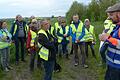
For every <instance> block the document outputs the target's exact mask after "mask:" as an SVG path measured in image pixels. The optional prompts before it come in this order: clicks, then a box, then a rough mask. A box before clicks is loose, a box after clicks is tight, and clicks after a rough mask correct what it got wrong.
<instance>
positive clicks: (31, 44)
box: [30, 30, 37, 47]
mask: <svg viewBox="0 0 120 80" xmlns="http://www.w3.org/2000/svg"><path fill="white" fill-rule="evenodd" d="M30 33H31V42H30V46H31V47H32V46H35V39H36V37H37V34H36V33H35V32H34V31H32V30H30Z"/></svg>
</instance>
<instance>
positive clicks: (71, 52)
mask: <svg viewBox="0 0 120 80" xmlns="http://www.w3.org/2000/svg"><path fill="white" fill-rule="evenodd" d="M70 54H73V43H72V47H71V51H70Z"/></svg>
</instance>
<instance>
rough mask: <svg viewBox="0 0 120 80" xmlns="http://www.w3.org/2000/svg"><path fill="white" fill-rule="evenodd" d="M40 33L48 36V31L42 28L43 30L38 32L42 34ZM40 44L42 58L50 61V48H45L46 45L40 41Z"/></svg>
mask: <svg viewBox="0 0 120 80" xmlns="http://www.w3.org/2000/svg"><path fill="white" fill-rule="evenodd" d="M40 33H42V34H44V35H45V36H46V37H47V38H48V36H47V33H46V32H45V31H44V30H42V29H41V30H40V31H39V32H38V34H40ZM38 46H39V47H40V48H41V49H40V50H39V55H40V58H42V59H44V60H46V61H48V56H49V50H48V49H47V48H45V47H44V46H42V45H41V44H39V43H38Z"/></svg>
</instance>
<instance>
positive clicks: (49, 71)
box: [43, 60, 55, 80]
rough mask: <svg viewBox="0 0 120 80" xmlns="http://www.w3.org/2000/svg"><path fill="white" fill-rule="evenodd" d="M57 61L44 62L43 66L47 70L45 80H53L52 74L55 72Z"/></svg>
mask: <svg viewBox="0 0 120 80" xmlns="http://www.w3.org/2000/svg"><path fill="white" fill-rule="evenodd" d="M54 64H55V61H54V60H53V61H43V65H44V68H45V76H44V80H52V72H53V70H54Z"/></svg>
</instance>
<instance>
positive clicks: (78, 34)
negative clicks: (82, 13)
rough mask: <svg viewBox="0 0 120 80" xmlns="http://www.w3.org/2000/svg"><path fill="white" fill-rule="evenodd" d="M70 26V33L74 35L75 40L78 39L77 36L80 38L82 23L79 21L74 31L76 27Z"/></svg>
mask: <svg viewBox="0 0 120 80" xmlns="http://www.w3.org/2000/svg"><path fill="white" fill-rule="evenodd" d="M70 26H71V28H72V33H73V34H76V39H78V38H79V36H80V35H81V33H82V27H83V23H82V21H80V23H79V25H78V28H77V29H76V27H75V25H74V24H71V25H70Z"/></svg>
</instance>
